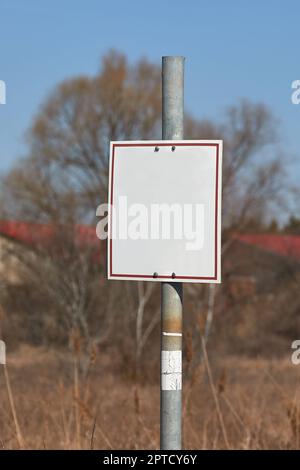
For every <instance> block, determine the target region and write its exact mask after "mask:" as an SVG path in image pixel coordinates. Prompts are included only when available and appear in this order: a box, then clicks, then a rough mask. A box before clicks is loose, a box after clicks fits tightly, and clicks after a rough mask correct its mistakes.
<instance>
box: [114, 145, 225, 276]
mask: <svg viewBox="0 0 300 470" xmlns="http://www.w3.org/2000/svg"><path fill="white" fill-rule="evenodd" d="M221 184H222V141H221V140H207V141H202V140H199V141H198V140H197V141H187V140H183V141H165V140H163V141H131V142H129V141H122V142H111V145H110V168H109V199H108V200H109V212H108V278H109V279H127V280H135V281H137V280H140V281H160V282H161V281H167V280H171V281H178V282H202V283H203V282H205V283H218V282H221Z"/></svg>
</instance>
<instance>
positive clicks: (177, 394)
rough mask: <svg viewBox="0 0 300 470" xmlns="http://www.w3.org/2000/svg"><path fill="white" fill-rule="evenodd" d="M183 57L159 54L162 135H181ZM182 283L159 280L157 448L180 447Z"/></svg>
mask: <svg viewBox="0 0 300 470" xmlns="http://www.w3.org/2000/svg"><path fill="white" fill-rule="evenodd" d="M183 82H184V57H163V58H162V138H163V139H164V140H181V139H183V88H184V87H183ZM181 388H182V283H180V282H163V283H162V284H161V399H160V448H161V449H162V450H180V449H181V409H182V393H181Z"/></svg>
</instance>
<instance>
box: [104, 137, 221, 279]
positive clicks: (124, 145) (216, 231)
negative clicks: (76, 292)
mask: <svg viewBox="0 0 300 470" xmlns="http://www.w3.org/2000/svg"><path fill="white" fill-rule="evenodd" d="M175 144H176V146H184V147H192V146H194V147H215V148H216V192H215V273H214V276H209V277H205V276H199V277H197V276H177V275H176V276H175V278H173V277H172V276H159V275H158V276H156V277H155V280H158V279H171V280H173V281H174V282H175V281H176V280H180V279H190V280H191V281H192V280H193V279H197V280H201V279H202V280H205V281H208V280H211V281H216V280H217V279H218V191H219V146H220V144H217V143H214V144H213V143H205V142H201V143H192V142H190V143H189V142H187V143H181V142H180V143H177V142H174V141H173V142H163V143H161V142H160V143H157V144H156V143H155V142H154V143H153V142H152V143H151V144H150V143H149V144H134V143H132V144H130V143H126V144H112V163H111V179H110V206H111V207H112V206H113V195H114V168H115V147H155V146H157V147H162V146H172V145H175ZM110 233H111V234H112V217H110ZM109 253H110V256H109V275H110V277H132V278H146V279H154V277H153V275H151V274H113V272H112V238H110V239H109Z"/></svg>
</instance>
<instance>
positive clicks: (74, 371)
mask: <svg viewBox="0 0 300 470" xmlns="http://www.w3.org/2000/svg"><path fill="white" fill-rule="evenodd" d="M119 366H120V364H119V362H118V359H117V358H116V357H115V355H113V354H111V355H110V354H108V353H103V354H101V355H100V354H98V356H97V357H96V358H95V357H93V359H92V361H91V367H90V368H89V372H88V374H86V376H85V377H83V376H82V374H81V373H80V369H79V361H78V360H77V358H75V360H74V356H73V355H71V354H69V353H68V354H66V353H63V352H55V351H47V350H44V349H33V348H29V347H22V348H21V349H20V350H19V351H18V352H17V353H14V354H11V355H10V356H9V357H8V367H7V371H8V372H9V381H10V383H9V385H10V394H8V393H7V391H8V390H7V388H6V386H7V377H8V375H7V374H5V371H4V369H3V368H2V366H1V369H0V399H1V409H0V421H1V431H0V446H1V447H2V448H4V449H18V448H20V447H23V448H26V449H91V448H92V449H138V448H147V449H155V448H158V447H159V385H158V382H157V384H156V383H152V384H149V383H147V384H145V386H143V385H137V384H135V383H133V382H132V381H130V380H125V379H124V374H121V371H120V367H119ZM158 368H159V364H157V369H158ZM186 368H187V366H186ZM299 373H300V366H299V367H297V366H294V365H292V364H291V362H290V361H289V358H287V359H286V360H278V359H276V360H266V359H255V360H253V359H242V358H236V357H232V358H217V357H213V356H212V355H209V354H208V355H206V350H204V361H203V364H202V365H200V366H199V367H198V368H197V369H196V370H194V372H193V374H192V377H191V379H189V380H188V381H187V380H186V381H185V385H184V447H185V448H186V449H226V448H232V449H290V448H299V443H300V406H299V404H300V401H299V392H298V390H299ZM157 378H158V376H157ZM12 400H13V407H12ZM13 409H14V411H13Z"/></svg>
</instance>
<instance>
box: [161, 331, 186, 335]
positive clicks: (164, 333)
mask: <svg viewBox="0 0 300 470" xmlns="http://www.w3.org/2000/svg"><path fill="white" fill-rule="evenodd" d="M163 335H164V336H182V333H167V332H166V331H163Z"/></svg>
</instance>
